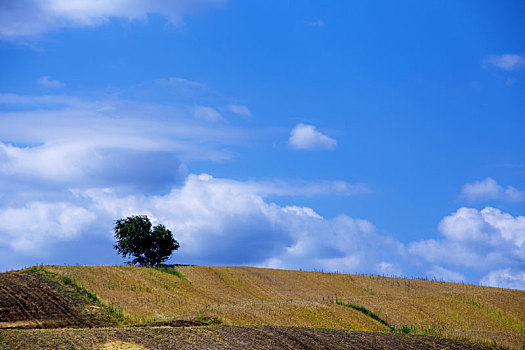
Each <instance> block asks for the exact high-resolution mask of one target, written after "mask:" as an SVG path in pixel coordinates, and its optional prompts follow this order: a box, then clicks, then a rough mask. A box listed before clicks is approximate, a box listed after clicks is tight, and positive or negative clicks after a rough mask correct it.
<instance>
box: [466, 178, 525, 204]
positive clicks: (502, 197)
mask: <svg viewBox="0 0 525 350" xmlns="http://www.w3.org/2000/svg"><path fill="white" fill-rule="evenodd" d="M460 197H461V198H463V199H466V200H467V201H470V202H476V201H491V200H493V201H509V202H520V201H525V191H520V190H518V189H516V188H514V187H512V186H507V187H506V188H503V187H502V186H500V185H499V184H498V183H497V182H496V180H494V179H492V178H490V177H487V178H486V179H485V180H482V181H476V182H474V183H469V184H466V185H464V186H463V188H462V189H461V194H460Z"/></svg>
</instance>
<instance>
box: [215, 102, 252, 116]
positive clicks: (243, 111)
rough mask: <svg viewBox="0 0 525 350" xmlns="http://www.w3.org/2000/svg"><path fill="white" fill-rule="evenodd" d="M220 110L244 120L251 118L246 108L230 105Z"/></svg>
mask: <svg viewBox="0 0 525 350" xmlns="http://www.w3.org/2000/svg"><path fill="white" fill-rule="evenodd" d="M222 109H223V110H225V111H229V112H232V113H235V114H237V115H240V116H241V117H244V118H249V117H251V116H252V112H251V111H250V109H248V107H246V106H241V105H232V104H230V105H226V106H224V107H222Z"/></svg>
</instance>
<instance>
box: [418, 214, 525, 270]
mask: <svg viewBox="0 0 525 350" xmlns="http://www.w3.org/2000/svg"><path fill="white" fill-rule="evenodd" d="M439 231H440V232H441V233H442V234H443V236H444V237H443V238H442V239H440V240H434V239H429V240H424V241H419V242H414V243H411V244H409V245H408V251H409V252H410V253H411V254H413V255H415V256H419V257H420V258H421V259H423V260H425V261H428V262H430V263H435V264H444V265H449V266H455V267H466V268H471V269H475V270H479V271H491V270H494V269H501V268H521V269H522V268H523V266H525V216H516V217H514V216H512V215H510V214H508V213H504V212H502V211H501V210H499V209H496V208H492V207H486V208H485V209H483V210H480V211H478V210H476V209H472V208H465V207H462V208H459V209H458V210H457V211H456V212H455V213H453V214H452V215H449V216H446V217H444V218H443V219H442V220H441V223H440V224H439Z"/></svg>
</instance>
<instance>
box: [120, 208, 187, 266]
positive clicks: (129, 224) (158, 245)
mask: <svg viewBox="0 0 525 350" xmlns="http://www.w3.org/2000/svg"><path fill="white" fill-rule="evenodd" d="M151 226H152V225H151V221H149V219H148V217H147V216H146V215H139V216H130V217H127V218H126V219H119V220H117V221H116V222H115V227H114V230H115V239H116V240H117V243H116V244H115V245H114V246H113V247H114V248H115V249H116V250H117V251H118V252H119V254H121V255H122V256H123V257H126V256H128V257H131V256H133V257H134V258H133V259H132V260H130V261H128V264H139V265H140V266H155V265H160V264H161V263H162V262H163V261H164V260H166V259H167V258H168V257H169V256H170V255H171V253H172V252H173V251H174V250H177V249H179V243H178V242H177V241H176V240H175V239H174V238H173V235H172V234H171V231H170V230H168V229H167V228H166V226H164V225H157V226H155V227H153V230H152V229H151Z"/></svg>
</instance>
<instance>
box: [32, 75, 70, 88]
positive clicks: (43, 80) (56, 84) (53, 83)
mask: <svg viewBox="0 0 525 350" xmlns="http://www.w3.org/2000/svg"><path fill="white" fill-rule="evenodd" d="M38 84H40V85H41V86H43V87H46V88H51V89H59V88H62V87H64V86H66V84H64V83H63V82H61V81H58V80H52V79H50V78H49V77H48V76H43V77H40V78H39V79H38Z"/></svg>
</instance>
